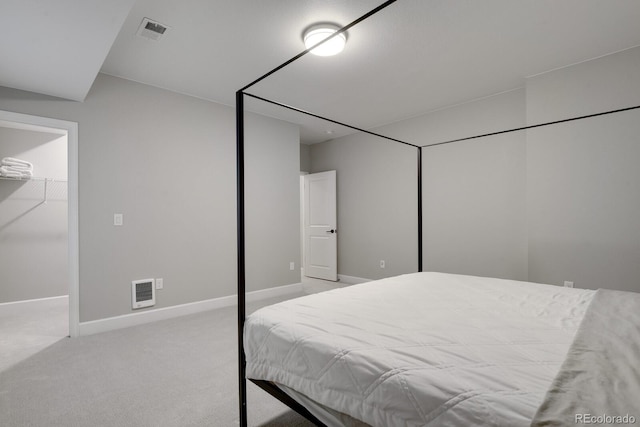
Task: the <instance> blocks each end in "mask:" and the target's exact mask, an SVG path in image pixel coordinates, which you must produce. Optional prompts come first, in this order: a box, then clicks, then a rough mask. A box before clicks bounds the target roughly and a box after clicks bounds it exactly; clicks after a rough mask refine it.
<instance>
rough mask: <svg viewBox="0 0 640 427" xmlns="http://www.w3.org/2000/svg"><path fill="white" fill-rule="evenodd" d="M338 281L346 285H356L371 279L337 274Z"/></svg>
mask: <svg viewBox="0 0 640 427" xmlns="http://www.w3.org/2000/svg"><path fill="white" fill-rule="evenodd" d="M338 280H339V281H341V282H342V283H345V284H348V285H357V284H359V283H366V282H370V281H371V279H365V278H363V277H355V276H345V275H344V274H338Z"/></svg>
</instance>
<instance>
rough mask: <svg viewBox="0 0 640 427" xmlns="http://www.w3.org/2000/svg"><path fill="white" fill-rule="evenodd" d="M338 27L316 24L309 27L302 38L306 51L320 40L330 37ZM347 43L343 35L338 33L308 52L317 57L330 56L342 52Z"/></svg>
mask: <svg viewBox="0 0 640 427" xmlns="http://www.w3.org/2000/svg"><path fill="white" fill-rule="evenodd" d="M339 29H340V27H338V26H337V25H333V24H318V25H313V26H311V27H309V28H308V29H307V30H306V31H305V32H304V36H303V37H302V38H303V40H304V45H305V47H306V48H307V49H310V48H312V47H313V46H315V45H317V44H318V43H320V42H321V41H322V40H324V39H326V38H327V37H329V36H331V35H332V34H333V33H335V32H336V31H338V30H339ZM346 43H347V37H346V35H345V33H340V34H338V35H337V36H335V37H333V38H332V39H331V40H328V41H326V42H325V43H322V44H321V45H320V46H318V47H316V48H315V49H313V50H311V51H310V52H311V53H313V54H314V55H318V56H332V55H337V54H338V53H340V52H342V50H343V49H344V45H345V44H346Z"/></svg>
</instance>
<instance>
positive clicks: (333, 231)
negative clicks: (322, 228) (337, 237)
mask: <svg viewBox="0 0 640 427" xmlns="http://www.w3.org/2000/svg"><path fill="white" fill-rule="evenodd" d="M336 231H338V230H335V229H332V230H327V231H326V233H331V234H333V233H335V232H336Z"/></svg>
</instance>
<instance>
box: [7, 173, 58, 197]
mask: <svg viewBox="0 0 640 427" xmlns="http://www.w3.org/2000/svg"><path fill="white" fill-rule="evenodd" d="M0 180H3V181H19V182H30V181H35V182H42V183H43V184H44V185H43V187H44V188H43V194H42V202H40V203H47V201H48V198H49V189H48V187H49V184H55V183H58V182H60V183H67V180H64V179H52V178H40V177H31V178H11V177H8V176H0Z"/></svg>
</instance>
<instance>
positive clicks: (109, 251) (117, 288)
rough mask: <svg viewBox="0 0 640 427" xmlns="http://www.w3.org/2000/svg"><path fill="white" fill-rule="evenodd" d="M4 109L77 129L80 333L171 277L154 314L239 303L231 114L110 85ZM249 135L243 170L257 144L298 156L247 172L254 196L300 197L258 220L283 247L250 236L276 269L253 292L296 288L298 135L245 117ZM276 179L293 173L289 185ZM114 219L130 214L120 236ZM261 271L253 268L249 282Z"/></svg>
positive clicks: (10, 93) (0, 92)
mask: <svg viewBox="0 0 640 427" xmlns="http://www.w3.org/2000/svg"><path fill="white" fill-rule="evenodd" d="M0 109H3V110H7V111H14V112H19V113H26V114H33V115H40V116H46V117H54V118H59V119H63V120H69V121H75V122H78V123H79V216H80V321H81V322H84V321H90V320H95V319H101V318H107V317H112V316H117V315H121V314H127V313H131V312H132V310H131V295H130V293H131V290H130V289H131V288H130V282H131V280H135V279H143V278H148V277H156V278H157V277H162V278H164V289H163V290H161V291H158V293H157V296H156V297H157V303H156V306H155V308H161V307H167V306H172V305H176V304H183V303H189V302H194V301H200V300H206V299H210V298H216V297H221V296H227V295H232V294H234V293H235V292H236V287H235V286H236V249H235V248H236V240H235V239H236V228H235V218H236V217H235V214H236V209H235V206H236V199H235V115H234V110H233V109H231V108H229V107H226V106H222V105H218V104H215V103H211V102H206V101H203V100H200V99H196V98H192V97H188V96H184V95H180V94H176V93H173V92H168V91H164V90H161V89H157V88H153V87H150V86H146V85H142V84H138V83H134V82H130V81H126V80H122V79H119V78H115V77H111V76H106V75H99V76H98V78H97V80H96V81H95V83H94V85H93V87H92V89H91V91H90V93H89V95H88V97H87V99H86V100H85V102H83V103H78V102H72V101H65V100H60V99H57V98H51V97H46V96H42V95H36V94H32V93H28V92H22V91H17V90H12V89H7V88H0ZM247 132H248V137H247V158H248V161H251V162H254V163H260V162H261V161H262V160H261V157H260V156H261V155H255V154H252V153H253V148H254V147H255V146H256V144H258V145H259V144H266V145H270V144H272V143H273V144H276V146H278V147H281V146H282V145H283V144H288V145H289V146H290V149H291V152H292V153H293V154H292V155H290V156H287V157H283V158H281V157H277V156H276V157H273V158H270V159H269V161H272V162H275V163H271V164H270V165H269V167H262V168H258V169H248V172H247V174H248V176H247V181H248V183H247V186H248V187H249V188H248V189H247V190H248V191H255V188H257V187H258V186H262V187H261V191H273V192H274V194H273V198H274V199H275V198H278V197H280V191H282V189H283V188H286V187H287V186H289V185H291V186H292V188H294V190H293V192H295V196H293V193H291V194H292V196H291V197H292V198H293V197H295V198H293V200H291V201H288V202H287V203H281V204H274V205H271V211H269V212H264V211H263V212H262V213H263V214H264V216H261V217H260V219H261V221H262V220H264V221H267V222H270V224H269V226H270V227H273V229H274V230H277V231H278V239H279V240H278V241H279V242H280V244H278V245H276V244H274V242H273V239H270V240H269V241H267V242H265V241H261V240H259V239H255V238H251V239H249V236H248V240H249V241H248V244H250V245H260V247H261V248H265V247H266V248H267V249H268V250H264V251H261V256H262V257H263V259H264V263H265V264H267V263H271V265H273V266H274V267H273V268H270V269H268V270H265V271H260V273H261V274H264V278H262V279H261V280H260V282H259V283H248V287H250V288H251V289H257V288H259V287H261V286H267V287H271V286H277V285H283V284H290V283H296V282H299V273H298V274H296V272H295V271H293V272H291V271H289V269H288V267H289V266H288V262H289V261H296V264H298V263H299V257H300V255H299V243H298V240H299V238H298V236H299V226H298V221H297V220H296V221H293V222H292V221H291V216H292V215H293V217H295V218H297V216H296V215H298V193H297V188H298V187H297V185H298V168H299V158H298V155H299V154H298V153H299V152H298V148H297V147H298V143H299V139H298V137H297V132H298V131H297V127H295V126H293V125H290V124H287V123H284V122H279V121H276V120H270V119H263V118H260V117H257V116H253V115H250V114H248V115H247ZM256 134H260V138H259V139H258V138H255V135H256ZM260 150H261V149H260ZM265 161H266V159H265ZM280 169H283V170H286V171H289V170H292V171H293V172H292V173H291V174H292V175H293V176H292V178H291V182H290V181H289V174H288V173H285V172H280ZM256 183H259V184H256ZM251 186H252V187H251ZM276 190H277V194H276V193H275V192H276ZM263 196H264V197H268V196H269V195H268V194H264V195H263ZM291 211H292V212H293V213H292V212H291ZM116 212H118V213H123V214H124V226H122V227H114V226H113V214H114V213H116ZM254 220H256V217H255V216H251V215H248V218H247V221H248V222H250V221H254ZM251 227H253V225H252V224H247V228H248V229H250V228H251ZM284 230H286V232H285V231H284ZM251 251H254V252H255V251H257V250H254V249H251V248H248V252H251ZM280 266H281V267H282V268H280ZM261 267H262V266H256V267H252V266H249V269H250V272H248V274H249V275H250V277H255V275H257V274H259V273H256V272H254V271H253V270H251V268H256V269H261Z"/></svg>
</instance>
